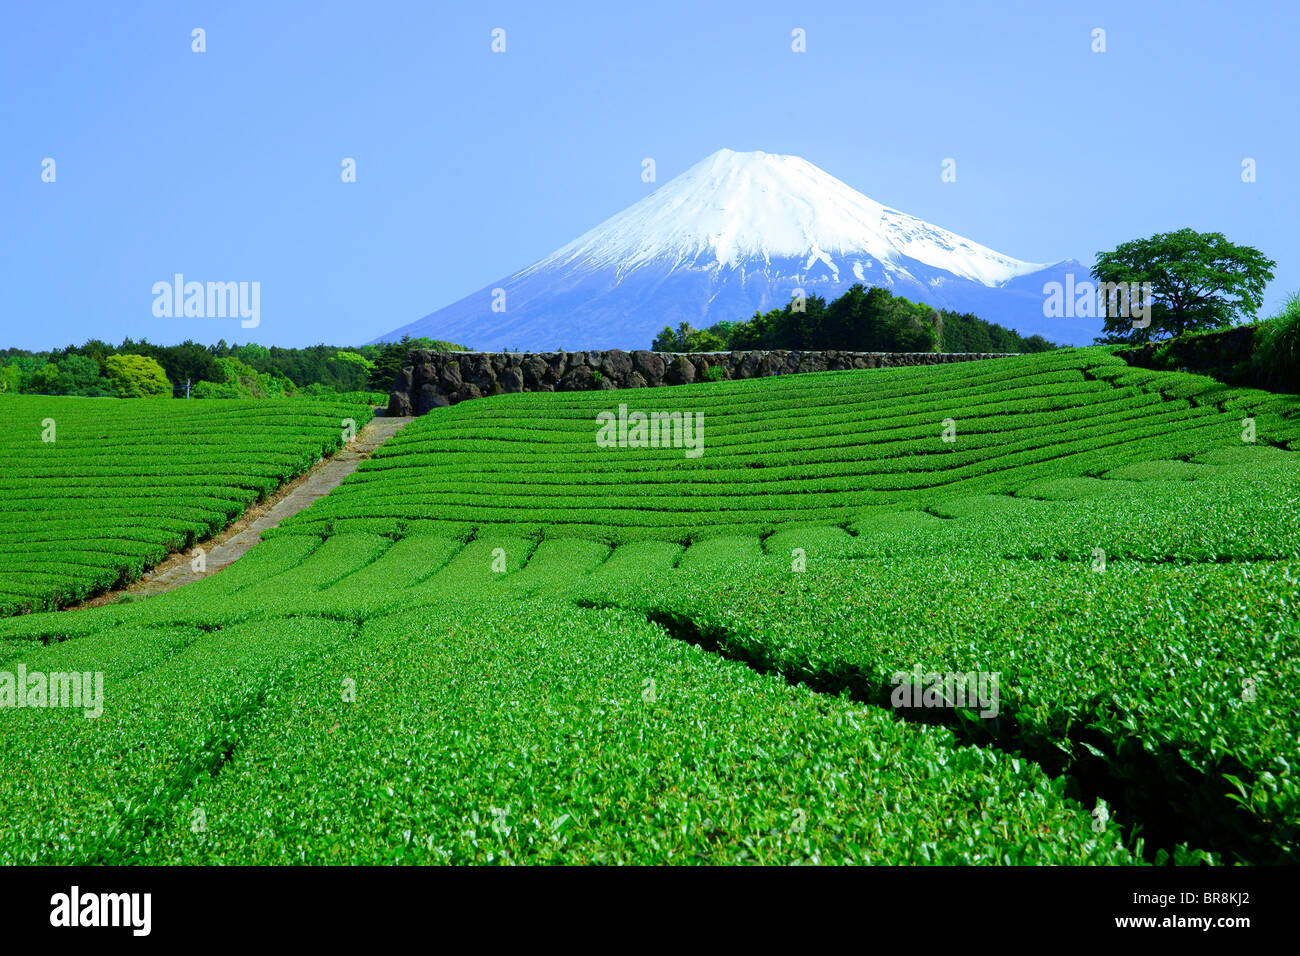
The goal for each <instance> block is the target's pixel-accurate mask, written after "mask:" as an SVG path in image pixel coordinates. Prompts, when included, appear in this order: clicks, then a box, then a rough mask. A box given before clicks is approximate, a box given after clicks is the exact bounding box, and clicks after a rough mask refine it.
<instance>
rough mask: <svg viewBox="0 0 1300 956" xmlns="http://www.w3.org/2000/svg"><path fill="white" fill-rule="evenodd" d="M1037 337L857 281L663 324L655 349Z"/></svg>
mask: <svg viewBox="0 0 1300 956" xmlns="http://www.w3.org/2000/svg"><path fill="white" fill-rule="evenodd" d="M1053 347H1054V346H1052V345H1051V344H1050V343H1049V342H1047V341H1046V340H1045V339H1043V338H1042V336H1037V335H1035V336H1030V337H1029V338H1024V337H1022V336H1020V335H1018V334H1016V333H1015V332H1013V331H1011V330H1009V329H1005V328H1003V327H1002V326H1000V325H996V324H993V323H990V322H985V321H984V320H982V319H980V318H978V317H977V316H974V315H971V314H970V313H960V314H959V313H955V312H949V311H947V310H943V311H939V310H936V309H933V308H931V307H930V306H928V305H924V304H921V303H917V302H912V301H910V300H908V299H905V298H903V297H902V296H896V295H893V294H892V293H890V292H889V291H888V290H887V289H882V288H879V287H873V288H870V289H868V288H866V287H865V286H863V285H862V284H861V283H858V284H856V285H854V286H853V287H851V288H850V289H848V291H846V292H845V293H844V294H843V295H841V296H840V297H839V298H837V299H835V300H834V301H833V302H831V303H830V304H829V305H828V304H827V303H826V300H825V299H823V298H822V297H821V296H816V295H814V296H808V297H807V298H806V299H804V300H803V301H799V300H797V299H792V300H791V301H790V303H789V304H787V305H786V306H785V307H784V308H781V309H773V310H771V311H769V312H766V313H759V312H755V313H754V315H753V317H752V318H750V319H749V320H748V321H743V322H718V323H716V324H714V325H712V326H710V327H709V328H708V329H693V328H691V326H690V324H689V323H687V322H682V323H680V324H679V325H678V326H677V329H676V331H674V330H672V329H671V328H664V329H663V331H661V332H660V333H659V335H658V336H656V337H655V340H654V342H653V343H652V345H651V349H652V350H654V351H656V352H720V351H736V350H750V349H805V350H811V349H844V350H849V351H862V352H934V351H943V352H1043V351H1047V350H1048V349H1050V348H1053Z"/></svg>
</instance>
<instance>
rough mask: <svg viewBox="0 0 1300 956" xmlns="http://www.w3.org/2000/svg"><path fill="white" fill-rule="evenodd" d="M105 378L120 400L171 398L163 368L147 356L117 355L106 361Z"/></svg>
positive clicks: (169, 386)
mask: <svg viewBox="0 0 1300 956" xmlns="http://www.w3.org/2000/svg"><path fill="white" fill-rule="evenodd" d="M104 376H105V378H107V379H108V382H109V385H110V386H111V387H112V389H113V391H114V393H116V395H117V396H118V397H119V398H170V397H171V394H172V384H171V382H169V381H168V380H167V373H166V372H164V371H163V367H162V366H161V365H159V364H158V363H157V362H156V361H154V360H153V359H151V358H149V357H148V356H147V355H129V354H121V353H119V354H117V355H110V356H109V357H108V358H106V359H105V360H104Z"/></svg>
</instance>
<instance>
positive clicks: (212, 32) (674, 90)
mask: <svg viewBox="0 0 1300 956" xmlns="http://www.w3.org/2000/svg"><path fill="white" fill-rule="evenodd" d="M196 27H198V28H202V29H203V30H205V31H206V47H207V50H206V52H205V53H201V54H200V53H194V52H192V50H191V45H192V39H191V31H192V30H193V29H194V28H196ZM494 28H502V29H504V30H505V31H506V32H505V39H506V50H505V52H504V53H499V54H498V53H493V52H492V50H491V43H492V36H491V33H492V30H493V29H494ZM796 28H798V29H802V30H804V31H805V32H806V37H807V40H806V43H807V52H806V53H794V52H793V51H792V50H791V31H792V30H794V29H796ZM1095 28H1102V29H1104V30H1105V31H1106V35H1105V39H1106V52H1104V53H1094V52H1093V51H1092V45H1093V38H1092V31H1093V30H1094V29H1095ZM1298 37H1300V4H1297V3H1295V2H1294V0H1287V2H1280V0H1279V2H1250V0H1245V2H1198V0H1181V2H1161V3H1156V2H1141V0H1127V2H1117V3H1062V2H1022V3H1012V2H1000V3H979V2H951V3H928V2H923V0H916V2H897V0H895V2H891V3H888V4H884V3H865V2H862V0H846V2H833V3H815V2H808V0H800V2H789V3H762V2H743V3H742V2H717V3H709V2H705V0H694V2H675V0H656V2H653V3H646V4H639V3H611V2H608V0H605V2H598V3H565V2H555V3H546V4H541V3H536V2H533V3H517V4H505V3H462V4H445V3H436V2H433V3H431V2H412V3H395V2H384V0H372V2H367V3H352V2H347V3H338V2H315V3H287V2H279V3H268V2H256V3H254V2H220V3H218V2H211V3H189V2H166V3H163V2H156V3H155V2H132V3H115V4H106V3H101V2H93V3H92V2H83V3H66V2H63V3H61V2H47V3H29V4H17V3H13V4H6V5H5V6H4V8H3V12H0V77H2V78H3V81H2V82H0V184H2V185H0V189H2V190H3V195H0V210H3V211H2V212H0V262H3V273H2V275H3V279H4V286H5V292H6V299H7V302H6V303H5V309H4V320H3V322H4V334H3V336H0V344H3V345H8V346H20V347H26V348H33V349H35V348H49V347H53V346H63V345H68V344H73V343H80V342H82V341H83V340H85V339H87V338H89V337H92V336H93V337H97V338H103V339H107V340H110V341H113V342H118V341H120V340H121V339H122V338H123V337H124V336H128V335H129V336H132V337H135V338H139V337H142V336H143V337H147V338H148V339H149V340H150V341H154V342H159V343H164V344H166V343H172V342H178V341H181V340H183V339H186V338H193V339H196V340H198V341H202V342H215V341H216V340H217V339H219V338H224V339H226V341H227V342H235V341H239V342H244V341H248V340H250V339H251V340H254V341H258V342H261V343H263V344H267V345H271V344H278V345H288V346H292V345H310V344H314V343H316V342H321V341H325V342H329V343H332V344H338V345H344V344H359V343H362V342H365V341H369V340H370V339H372V338H374V337H375V336H377V335H380V334H382V333H384V332H387V331H389V330H390V329H393V328H396V327H398V326H400V325H404V324H406V323H408V322H410V321H412V320H414V319H417V318H419V317H420V316H422V315H424V314H426V313H428V312H431V311H433V310H434V309H436V308H439V307H441V306H443V305H447V304H448V303H450V302H452V301H454V300H456V299H459V298H461V297H462V296H464V295H466V294H468V293H470V292H473V291H476V290H478V289H480V288H482V287H483V286H485V285H487V284H489V283H490V282H493V281H495V280H497V279H500V278H503V277H505V276H506V275H508V274H510V273H512V272H514V271H515V270H517V269H519V268H522V267H523V266H526V265H528V264H530V263H532V262H533V261H535V260H536V259H539V258H541V257H542V256H543V255H545V254H546V253H548V252H550V251H552V250H553V249H555V248H556V247H558V246H560V245H562V244H564V243H565V242H567V241H569V240H570V239H573V238H575V237H576V236H578V235H579V234H580V233H582V232H584V231H586V230H587V229H589V228H590V227H592V226H594V225H596V224H597V223H598V222H600V221H602V220H603V219H605V218H607V217H609V216H611V215H613V214H614V213H616V212H618V211H619V210H621V209H623V208H624V207H626V206H628V205H630V204H631V203H633V202H635V201H636V200H638V199H640V198H641V197H642V196H644V195H645V194H646V193H647V191H648V190H650V189H653V188H654V186H653V185H651V184H647V183H645V182H643V181H642V179H641V168H642V166H641V162H642V159H643V158H646V157H652V158H653V159H654V160H655V162H656V164H657V170H658V179H659V183H663V182H666V181H667V180H668V179H670V178H671V177H672V176H674V175H676V174H677V173H679V172H681V171H682V170H684V169H685V168H687V167H688V166H690V165H691V164H693V163H695V162H697V161H698V160H700V159H702V158H703V157H704V156H706V155H708V154H709V153H711V152H713V151H714V150H716V149H719V148H721V147H724V146H725V147H729V148H732V149H737V150H754V149H759V150H765V151H767V152H776V153H792V154H796V155H800V156H803V157H804V158H806V159H808V160H809V161H810V162H812V163H814V164H816V165H818V166H820V167H822V168H823V169H825V170H826V171H827V172H829V173H831V174H832V175H834V176H837V177H839V178H840V179H842V180H844V181H845V182H847V183H848V184H849V185H851V186H853V187H854V188H856V189H858V190H860V191H862V192H864V193H866V194H867V195H868V196H870V197H872V198H873V199H876V200H877V201H879V202H882V203H885V204H886V205H889V206H893V207H895V208H897V209H901V210H903V211H905V212H908V213H910V214H912V215H915V216H919V217H921V218H922V219H925V220H928V221H929V222H932V223H935V224H937V225H940V226H943V227H945V228H947V229H951V230H953V231H954V232H956V233H958V234H960V235H964V236H967V237H969V238H971V239H973V240H975V241H977V242H980V243H983V244H985V245H987V246H991V247H992V248H994V249H996V250H998V251H999V252H1004V253H1006V254H1008V255H1011V256H1015V257H1017V258H1020V259H1025V260H1029V261H1033V262H1051V261H1056V260H1059V259H1065V258H1076V259H1079V260H1081V261H1083V262H1085V263H1091V261H1092V259H1093V256H1094V255H1095V254H1096V252H1097V251H1098V250H1100V249H1108V248H1112V247H1113V246H1115V245H1116V244H1118V243H1120V242H1123V241H1125V240H1127V239H1132V238H1137V237H1139V236H1146V235H1150V234H1152V233H1155V232H1160V231H1165V230H1170V229H1176V228H1179V227H1182V226H1191V227H1192V228H1195V229H1201V230H1207V231H1219V232H1223V233H1224V234H1225V235H1227V237H1228V238H1229V239H1231V240H1233V241H1235V242H1242V243H1246V244H1249V245H1253V246H1255V247H1257V248H1259V249H1261V250H1262V251H1263V252H1264V253H1265V254H1267V255H1268V256H1270V257H1271V258H1273V259H1275V260H1277V262H1278V266H1277V269H1276V274H1277V278H1276V280H1275V281H1274V283H1273V284H1272V285H1271V287H1270V288H1269V290H1268V294H1267V299H1266V303H1265V306H1266V310H1271V309H1272V308H1275V307H1276V306H1277V304H1278V303H1279V302H1280V301H1281V300H1282V298H1283V296H1284V295H1285V294H1286V293H1288V292H1290V291H1295V290H1300V237H1298V234H1297V222H1300V81H1298V80H1297V79H1296V56H1297V49H1296V41H1297V38H1298ZM345 157H351V158H353V159H355V161H356V173H357V181H356V182H355V183H344V182H342V178H341V164H342V162H343V160H344V158H345ZM1247 157H1249V158H1252V159H1254V160H1255V161H1256V164H1257V181H1256V182H1253V183H1244V182H1242V160H1243V159H1244V158H1247ZM46 158H52V159H54V160H55V177H56V178H55V182H53V183H48V182H42V163H43V160H44V159H46ZM946 158H953V159H955V160H956V170H957V181H956V182H952V183H945V182H942V181H941V177H940V172H941V164H942V162H943V160H944V159H946ZM177 272H181V273H183V274H184V275H185V276H186V278H187V279H192V280H198V281H249V282H252V281H257V282H260V284H261V285H260V288H261V305H260V308H261V324H260V326H259V327H258V328H256V329H249V330H246V329H242V328H240V323H239V320H238V319H230V318H224V319H222V318H156V317H155V316H154V314H153V305H154V296H153V293H152V287H153V285H154V283H155V282H159V281H170V280H171V278H172V276H173V274H174V273H177Z"/></svg>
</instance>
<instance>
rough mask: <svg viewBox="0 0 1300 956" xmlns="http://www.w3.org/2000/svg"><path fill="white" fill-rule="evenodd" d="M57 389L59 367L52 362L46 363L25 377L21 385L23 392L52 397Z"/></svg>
mask: <svg viewBox="0 0 1300 956" xmlns="http://www.w3.org/2000/svg"><path fill="white" fill-rule="evenodd" d="M58 388H59V367H58V366H57V365H55V364H54V363H53V362H46V363H45V364H44V365H42V366H40V367H39V368H37V369H36V370H35V371H33V372H32V373H31V374H30V375H28V376H27V381H26V383H25V384H24V385H23V391H24V392H32V393H34V394H37V395H53V394H55V393H56V392H58Z"/></svg>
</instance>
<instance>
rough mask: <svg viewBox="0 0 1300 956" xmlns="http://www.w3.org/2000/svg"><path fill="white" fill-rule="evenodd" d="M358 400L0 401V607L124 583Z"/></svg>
mask: <svg viewBox="0 0 1300 956" xmlns="http://www.w3.org/2000/svg"><path fill="white" fill-rule="evenodd" d="M371 414H372V413H371V409H370V407H369V406H367V405H355V404H351V403H337V402H334V403H331V402H301V401H295V402H286V401H280V402H254V401H247V402H238V401H235V402H169V401H161V402H160V401H153V400H148V399H128V400H124V401H116V400H112V401H102V400H95V399H82V398H55V397H48V396H37V395H13V396H10V395H6V396H3V397H0V430H2V431H3V434H4V436H5V439H4V443H3V445H0V614H14V613H19V612H23V611H28V610H42V609H46V608H57V607H61V606H63V605H66V604H69V603H74V602H76V601H79V600H81V599H83V598H86V597H89V596H91V595H94V594H97V593H99V592H101V591H104V590H107V589H108V588H111V587H114V586H117V585H121V584H126V583H128V582H130V581H132V580H134V579H135V578H137V577H139V576H140V574H141V573H143V572H144V571H145V570H146V569H148V568H151V567H153V566H154V565H156V564H157V563H158V562H159V561H161V560H162V559H163V558H164V557H165V556H166V555H168V554H170V553H172V552H175V551H179V550H182V549H184V548H188V547H190V546H191V545H193V544H194V543H195V541H198V540H201V539H203V538H206V537H208V536H209V535H212V534H215V533H216V532H217V531H220V530H221V529H222V528H224V527H226V525H228V524H229V523H230V522H231V521H233V520H234V519H235V518H237V517H238V516H239V515H241V514H242V513H243V512H244V509H245V508H247V507H248V506H249V505H250V504H252V503H253V502H255V501H258V500H260V499H261V498H263V497H265V496H266V495H267V494H269V493H270V492H271V491H273V490H274V489H276V488H278V487H279V486H280V485H281V484H282V483H283V482H284V481H286V480H287V479H289V478H293V477H294V476H296V475H298V474H301V473H302V472H303V471H306V470H307V469H308V468H309V467H311V465H312V464H314V463H315V462H316V461H317V460H318V459H319V458H320V457H321V456H322V455H327V454H330V453H332V452H333V451H335V450H337V449H338V448H339V447H340V445H341V444H342V443H343V428H342V426H341V423H342V420H343V419H345V418H350V419H352V420H353V422H354V427H355V428H356V429H360V428H361V427H362V426H363V425H364V424H365V423H366V422H367V421H368V420H369V419H370V416H371Z"/></svg>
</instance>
